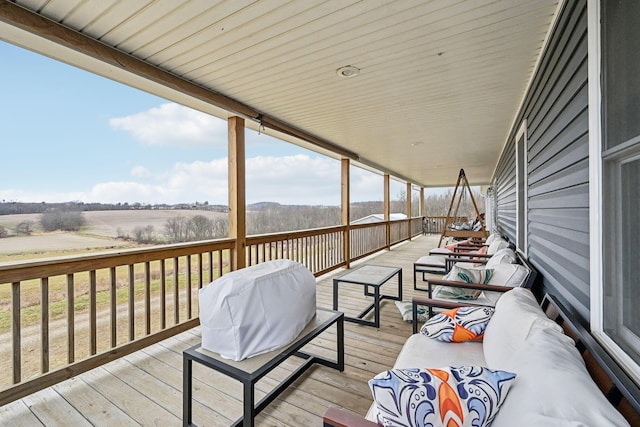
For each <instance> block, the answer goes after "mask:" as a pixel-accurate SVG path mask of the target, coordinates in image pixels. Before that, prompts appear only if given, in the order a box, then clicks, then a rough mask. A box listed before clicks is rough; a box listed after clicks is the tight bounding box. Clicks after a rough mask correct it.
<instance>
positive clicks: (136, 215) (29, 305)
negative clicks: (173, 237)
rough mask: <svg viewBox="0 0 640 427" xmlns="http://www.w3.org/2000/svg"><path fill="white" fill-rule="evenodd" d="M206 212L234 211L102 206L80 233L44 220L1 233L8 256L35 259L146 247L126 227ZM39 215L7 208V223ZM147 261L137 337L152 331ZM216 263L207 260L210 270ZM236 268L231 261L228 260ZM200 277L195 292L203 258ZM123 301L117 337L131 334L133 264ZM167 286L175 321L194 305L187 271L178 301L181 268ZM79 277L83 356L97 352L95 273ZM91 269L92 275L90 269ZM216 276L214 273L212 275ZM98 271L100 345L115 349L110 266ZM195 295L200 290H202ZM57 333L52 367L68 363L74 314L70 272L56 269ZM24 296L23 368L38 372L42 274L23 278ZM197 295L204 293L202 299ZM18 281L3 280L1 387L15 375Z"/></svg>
mask: <svg viewBox="0 0 640 427" xmlns="http://www.w3.org/2000/svg"><path fill="white" fill-rule="evenodd" d="M195 215H205V216H207V217H209V218H212V217H213V216H215V215H226V214H224V213H214V212H205V211H192V210H166V211H160V210H157V211H152V210H140V211H102V212H85V213H84V217H85V220H86V225H85V226H84V227H83V228H82V230H80V231H79V232H76V233H71V232H68V233H67V232H53V233H43V232H42V231H41V229H39V228H38V227H36V228H35V230H34V233H33V234H32V235H31V236H18V237H8V238H2V239H0V264H3V263H19V262H23V261H27V260H34V259H41V258H50V257H56V256H61V255H75V254H86V253H95V252H108V251H109V250H119V249H122V248H128V247H140V245H138V244H136V243H134V242H131V241H125V240H121V239H118V238H117V236H118V235H119V234H122V233H125V234H126V233H128V234H132V231H133V229H134V228H135V227H139V226H142V227H146V226H148V225H152V226H153V227H154V230H155V231H156V232H157V233H161V232H162V231H163V229H164V224H165V223H166V221H167V219H169V218H172V217H179V216H181V217H186V218H189V217H192V216H195ZM38 218H39V215H4V216H0V225H3V226H5V227H6V228H7V229H9V230H14V229H15V226H16V225H17V224H18V223H20V222H22V221H25V220H29V221H34V223H35V222H36V221H37V220H38ZM185 264H186V260H185V259H182V258H181V260H180V267H179V268H180V271H185ZM139 267H140V266H136V268H135V279H134V281H135V285H134V289H133V293H134V305H135V306H136V320H135V330H136V337H139V336H143V335H144V334H145V331H144V323H145V322H144V317H143V316H144V309H143V305H144V296H145V289H144V277H145V273H144V271H143V269H142V268H139ZM208 268H209V267H206V269H207V270H208ZM227 268H228V267H227ZM192 271H193V272H194V277H192V281H193V283H194V285H193V287H194V289H192V294H194V293H195V294H197V286H196V285H195V283H197V280H196V277H195V274H196V273H195V272H196V271H197V266H196V265H195V264H194V265H193V266H192ZM116 274H117V276H118V280H117V283H116V304H117V312H118V313H117V318H118V321H117V337H118V339H117V341H118V344H121V343H123V342H126V341H127V340H128V330H129V327H130V325H129V320H128V305H129V281H128V271H127V268H126V267H119V268H118V269H117V272H116ZM166 275H167V288H166V295H167V297H166V298H165V303H166V306H167V313H166V315H165V317H166V322H167V325H171V324H173V323H174V313H175V310H178V312H179V317H180V319H181V320H184V319H185V318H186V317H187V313H186V311H187V309H186V300H187V298H186V293H187V290H186V277H184V274H182V275H180V276H179V277H180V279H179V283H178V284H177V286H178V293H179V299H180V301H179V302H178V304H177V305H178V307H177V308H176V303H175V301H174V300H173V293H174V289H175V287H176V284H175V282H174V277H173V269H172V267H171V266H167V270H166ZM75 276H76V277H75V284H74V316H75V322H74V328H75V334H74V335H75V337H76V354H75V356H76V360H79V359H82V358H84V357H86V356H88V355H89V352H88V350H89V347H88V342H89V341H88V340H89V336H88V325H89V321H88V303H89V280H88V275H75ZM85 276H86V277H85ZM205 277H208V274H207V275H206V276H205ZM96 278H97V295H96V299H97V304H96V305H97V307H96V308H97V317H98V337H99V339H98V342H99V344H98V351H104V350H107V349H108V348H109V347H110V339H109V336H110V332H109V331H110V317H109V307H110V303H111V297H110V280H109V271H108V270H98V271H96ZM160 286H161V285H160V263H159V262H154V263H151V292H150V294H151V300H152V311H151V312H152V330H159V329H160V323H161V317H160V310H159V307H160V300H161V294H160ZM194 296H195V295H194ZM48 298H49V318H48V320H49V333H50V359H51V362H50V363H51V368H52V369H53V368H54V367H59V366H63V365H64V363H66V358H67V355H66V345H67V344H66V343H67V338H66V333H67V332H66V331H67V325H66V317H67V285H66V276H57V277H51V278H50V279H49V292H48ZM20 299H21V309H20V315H21V322H20V323H21V328H22V370H23V378H27V377H30V376H33V375H37V374H38V372H39V369H40V366H39V363H40V341H39V340H40V334H41V331H40V323H41V312H42V311H41V285H40V281H39V280H32V281H25V282H22V283H21V284H20ZM196 301H197V299H196ZM192 311H193V313H194V315H197V304H194V307H192ZM11 321H12V314H11V284H10V283H5V284H0V388H2V387H4V386H8V385H9V384H10V379H11V372H12V369H11V360H12V357H11Z"/></svg>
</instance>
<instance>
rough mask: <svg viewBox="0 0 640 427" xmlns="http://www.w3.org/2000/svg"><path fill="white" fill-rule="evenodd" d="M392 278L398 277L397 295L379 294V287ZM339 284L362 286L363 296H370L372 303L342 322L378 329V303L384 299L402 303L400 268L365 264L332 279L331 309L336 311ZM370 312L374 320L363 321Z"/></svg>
mask: <svg viewBox="0 0 640 427" xmlns="http://www.w3.org/2000/svg"><path fill="white" fill-rule="evenodd" d="M393 276H398V293H397V295H386V294H382V293H381V292H380V287H381V286H382V285H384V284H385V283H386V282H387V281H389V279H391V278H392V277H393ZM340 283H353V284H356V285H363V286H364V295H365V296H369V297H370V296H372V297H373V302H372V303H371V304H370V305H369V306H368V307H367V308H365V309H364V311H362V313H360V314H359V315H358V316H356V317H347V316H345V318H344V320H346V321H348V322H354V323H361V324H363V325H368V326H375V327H376V328H379V327H380V302H381V301H382V300H384V299H389V300H392V301H402V268H399V267H386V266H382V265H369V264H365V265H362V266H360V267H356V268H354V269H353V270H349V271H347V272H346V273H345V274H343V275H342V276H339V277H336V278H334V279H333V309H334V310H337V309H338V289H339V286H338V285H339V284H340ZM369 287H372V288H373V292H371V291H369ZM371 310H373V315H374V320H373V321H371V320H364V319H363V317H364V316H366V315H367V314H368V313H369V312H370V311H371Z"/></svg>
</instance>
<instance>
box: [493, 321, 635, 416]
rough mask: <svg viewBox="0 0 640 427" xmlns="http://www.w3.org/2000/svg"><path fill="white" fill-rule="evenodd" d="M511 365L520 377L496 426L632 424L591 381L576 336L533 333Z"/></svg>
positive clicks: (551, 331) (547, 330)
mask: <svg viewBox="0 0 640 427" xmlns="http://www.w3.org/2000/svg"><path fill="white" fill-rule="evenodd" d="M505 369H509V370H512V371H513V372H515V373H517V375H518V377H517V380H516V382H514V384H513V386H512V388H511V390H510V391H509V396H508V397H507V400H506V401H505V404H504V405H503V406H502V408H501V409H500V412H499V413H498V416H497V417H496V419H495V422H494V424H493V426H494V427H506V426H514V425H527V426H530V425H533V426H545V427H546V426H594V427H595V426H612V427H615V426H628V425H629V424H628V423H627V421H626V420H625V419H624V418H623V417H622V415H621V414H620V413H619V412H618V411H617V410H616V409H615V408H614V407H613V406H612V405H611V404H610V403H609V402H608V401H607V399H606V398H605V397H604V395H603V394H602V392H601V391H600V389H599V388H598V386H597V385H596V384H595V383H594V382H593V380H592V379H591V377H590V375H589V373H588V372H587V369H586V368H585V365H584V360H583V359H582V357H581V356H580V353H579V352H578V350H577V349H576V348H575V346H574V343H573V340H572V339H571V338H569V337H567V336H566V335H564V334H563V333H562V332H560V331H558V330H556V329H553V328H543V329H537V330H535V331H533V332H532V333H531V334H530V336H529V337H528V338H527V340H526V342H525V344H524V345H523V346H522V347H521V348H520V350H519V351H518V352H517V353H516V354H515V355H514V357H513V358H512V359H511V360H510V361H509V362H508V363H506V364H505ZM524 420H527V421H526V424H525V422H524Z"/></svg>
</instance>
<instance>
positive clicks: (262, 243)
mask: <svg viewBox="0 0 640 427" xmlns="http://www.w3.org/2000/svg"><path fill="white" fill-rule="evenodd" d="M344 230H345V227H342V226H337V227H327V228H316V229H313V230H304V231H292V232H288V233H274V234H262V235H259V236H249V237H247V248H246V250H247V265H248V266H249V265H254V264H259V263H261V262H265V261H270V260H274V259H290V260H293V261H297V262H299V263H301V264H304V266H305V267H307V268H308V269H309V271H311V272H312V273H313V274H314V275H316V276H319V275H321V274H324V273H326V272H329V271H331V270H334V269H336V268H338V267H341V266H343V265H344V264H345V258H344Z"/></svg>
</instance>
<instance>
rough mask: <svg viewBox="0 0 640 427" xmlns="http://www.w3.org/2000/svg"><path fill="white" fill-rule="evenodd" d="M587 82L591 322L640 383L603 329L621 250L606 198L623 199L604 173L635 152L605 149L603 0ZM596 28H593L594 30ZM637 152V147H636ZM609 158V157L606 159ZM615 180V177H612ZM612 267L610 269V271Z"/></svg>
mask: <svg viewBox="0 0 640 427" xmlns="http://www.w3.org/2000/svg"><path fill="white" fill-rule="evenodd" d="M587 15H588V18H587V19H588V28H589V31H588V35H587V37H588V81H589V83H588V84H589V205H590V209H589V228H590V232H589V240H590V241H589V243H590V253H589V255H590V282H591V287H590V324H591V332H592V334H593V335H594V337H595V338H596V339H597V340H598V341H599V342H600V343H601V344H602V345H603V347H604V348H606V349H607V350H608V352H609V353H610V354H611V356H612V357H613V358H614V359H616V360H617V362H618V363H620V365H621V366H622V367H623V369H625V370H626V371H627V372H628V373H629V375H630V376H632V377H633V378H634V380H635V381H637V382H640V362H636V361H635V360H633V359H632V358H631V356H629V355H628V354H627V353H626V352H625V351H624V350H623V349H622V348H621V347H620V346H619V345H618V344H617V343H616V342H615V341H614V340H613V339H612V338H611V337H610V336H609V335H608V334H607V333H606V332H605V329H604V310H605V296H606V292H605V280H604V272H605V262H610V261H609V260H611V259H612V258H614V257H615V256H616V253H617V252H618V251H619V246H617V245H611V246H612V247H608V248H607V251H606V253H607V254H608V255H607V256H606V257H605V244H607V243H608V242H607V241H606V240H605V237H604V236H605V234H604V233H611V232H619V230H616V229H615V228H616V224H611V223H607V222H606V219H607V218H609V215H608V214H607V212H606V209H605V206H606V204H605V203H606V201H607V200H611V199H612V198H613V199H615V200H618V201H619V200H620V195H619V194H618V191H619V189H618V188H616V189H615V190H614V189H611V188H605V184H608V183H610V182H611V181H612V178H611V177H605V176H604V174H605V173H612V172H611V169H612V167H611V166H608V165H607V168H608V169H605V161H606V162H614V164H615V167H616V168H619V166H620V164H621V162H623V161H628V159H629V158H630V157H631V156H632V155H628V156H627V155H623V156H620V155H619V153H620V152H621V151H623V150H625V148H628V146H627V144H623V145H624V146H625V147H622V146H621V147H618V148H617V149H614V150H608V151H605V149H604V145H603V132H604V131H605V129H604V126H603V122H602V120H603V118H604V116H603V111H602V109H603V108H604V101H603V90H602V81H603V80H602V78H603V72H602V50H601V49H602V40H601V31H602V26H601V18H602V16H601V10H600V0H588V3H587ZM591 29H593V31H592V30H591ZM634 151H635V150H634ZM605 159H606V160H605ZM613 179H615V178H613ZM605 190H606V191H609V192H611V191H614V193H615V194H612V195H610V196H609V197H605ZM611 270H613V269H610V271H611Z"/></svg>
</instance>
